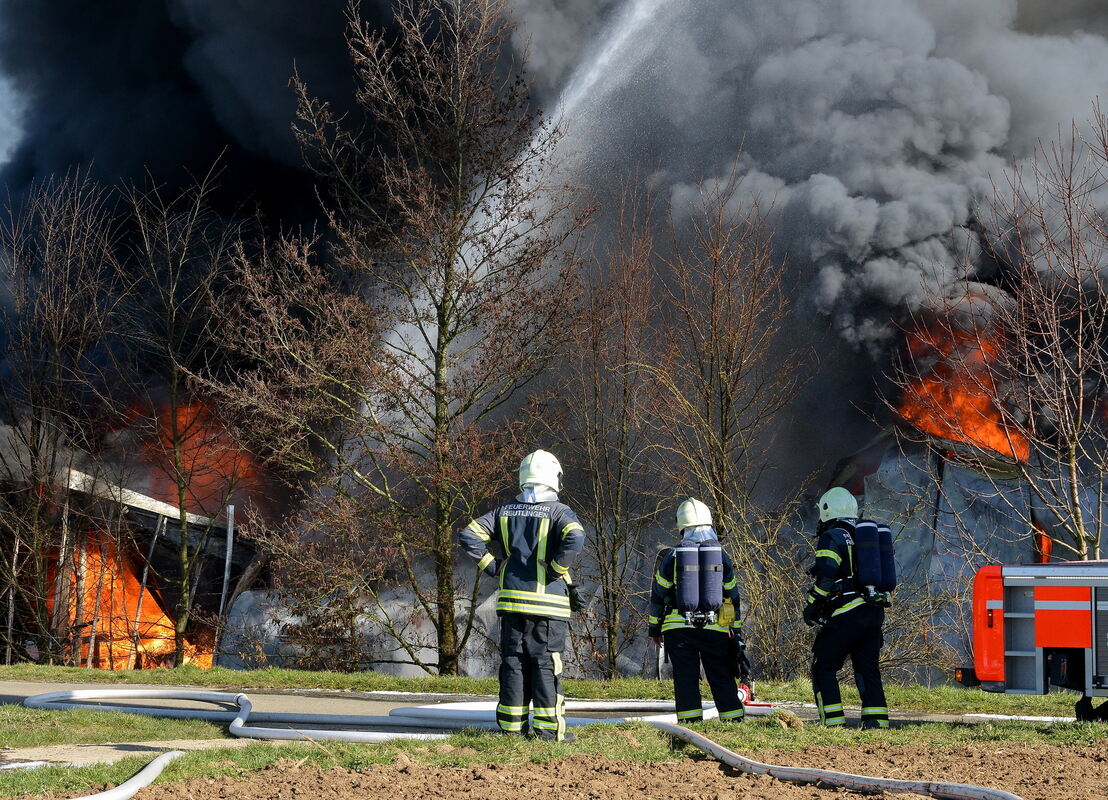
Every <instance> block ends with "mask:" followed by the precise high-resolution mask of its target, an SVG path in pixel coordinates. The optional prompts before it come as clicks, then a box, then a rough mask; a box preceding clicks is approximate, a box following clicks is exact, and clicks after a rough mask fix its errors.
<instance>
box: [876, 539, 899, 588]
mask: <svg viewBox="0 0 1108 800" xmlns="http://www.w3.org/2000/svg"><path fill="white" fill-rule="evenodd" d="M877 547H878V550H879V551H880V553H881V582H880V583H876V584H874V586H875V587H876V588H877V591H879V592H891V591H892V590H893V589H895V588H896V550H895V549H894V548H893V534H892V531H890V530H889V526H888V525H881V524H880V523H879V524H878V525H877Z"/></svg>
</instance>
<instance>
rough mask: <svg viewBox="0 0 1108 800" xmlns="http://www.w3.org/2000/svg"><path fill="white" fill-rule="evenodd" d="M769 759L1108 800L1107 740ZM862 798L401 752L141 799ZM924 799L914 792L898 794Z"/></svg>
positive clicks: (599, 761) (708, 775)
mask: <svg viewBox="0 0 1108 800" xmlns="http://www.w3.org/2000/svg"><path fill="white" fill-rule="evenodd" d="M750 755H751V756H752V757H754V758H757V759H758V760H760V761H764V762H768V763H773V764H781V765H803V766H813V767H822V768H826V769H835V770H839V771H843V772H853V773H855V774H863V775H880V776H883V777H890V778H910V779H916V780H943V781H953V782H958V783H975V784H979V785H982V786H991V787H996V788H1000V789H1005V790H1007V791H1009V792H1013V793H1014V794H1017V795H1019V796H1021V797H1023V798H1024V799H1025V800H1077V799H1078V798H1081V799H1082V800H1084V799H1085V798H1108V752H1106V751H1105V750H1104V749H1102V748H1099V747H1073V748H1059V747H1048V746H1040V745H1036V746H1013V745H1003V744H995V745H984V744H977V745H971V746H966V747H963V748H959V749H957V750H949V749H942V750H939V749H934V750H932V749H928V748H926V747H920V746H888V747H879V746H865V747H853V748H832V747H818V748H812V749H809V750H807V751H802V752H774V751H760V752H756V753H751V754H750ZM847 796H849V797H861V795H857V794H854V793H851V792H846V791H841V790H827V789H819V788H816V787H813V786H797V785H793V784H787V783H782V782H780V781H776V780H774V779H773V778H769V777H766V776H757V777H756V776H750V775H745V774H742V773H739V772H736V771H734V770H731V769H729V768H726V767H723V766H722V765H720V764H719V763H717V762H715V761H704V760H694V759H692V758H686V759H684V760H681V761H674V762H669V763H664V764H659V763H653V764H636V763H628V762H619V761H610V760H607V759H605V758H602V757H599V756H590V755H579V756H573V757H570V758H566V759H562V760H559V761H553V762H550V763H548V764H528V765H522V766H510V767H509V766H503V765H500V764H484V765H481V766H477V767H466V768H456V769H437V768H434V767H428V766H424V765H421V764H418V763H416V762H413V761H412V760H411V759H409V758H408V756H406V755H404V754H401V755H399V756H398V757H397V761H396V762H395V763H393V764H391V765H388V766H374V767H370V768H367V769H365V770H361V771H357V772H352V771H348V770H320V769H318V768H315V767H307V766H299V765H298V764H297V763H296V762H294V761H285V762H283V763H280V764H277V765H274V766H272V767H270V768H269V769H267V770H264V771H262V772H258V773H253V774H250V775H248V776H246V778H245V779H244V780H236V779H232V778H223V779H219V780H210V779H197V780H191V781H182V782H178V783H168V784H157V785H155V786H152V787H150V788H149V789H145V790H143V791H142V792H140V793H139V794H138V795H137V800H209V799H211V800H215V798H236V799H241V800H277V799H278V798H282V799H288V800H291V798H300V797H309V798H328V800H332V798H333V800H353V798H388V800H448V799H450V800H452V799H453V798H465V800H551V798H557V799H558V800H831V799H832V798H835V797H847ZM896 796H897V797H905V798H915V795H896Z"/></svg>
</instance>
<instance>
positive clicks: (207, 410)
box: [117, 175, 256, 665]
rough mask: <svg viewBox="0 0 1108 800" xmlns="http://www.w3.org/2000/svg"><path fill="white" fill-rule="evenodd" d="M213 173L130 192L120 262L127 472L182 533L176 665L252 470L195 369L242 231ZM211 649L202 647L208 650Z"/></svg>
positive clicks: (211, 333) (217, 347)
mask: <svg viewBox="0 0 1108 800" xmlns="http://www.w3.org/2000/svg"><path fill="white" fill-rule="evenodd" d="M212 180H213V176H212V175H208V176H206V177H205V178H203V179H201V180H200V181H198V182H197V183H196V184H195V185H193V186H192V187H191V188H189V189H187V190H186V191H185V192H183V193H181V194H180V195H178V196H175V197H166V196H165V195H164V194H163V193H162V192H161V190H160V189H159V188H157V187H156V186H151V187H148V188H146V189H143V190H140V189H132V190H131V191H130V192H129V193H128V195H127V202H128V210H129V219H128V223H129V225H130V227H131V229H132V233H131V234H130V237H131V238H130V239H129V241H130V245H129V247H128V252H127V253H126V254H125V256H123V257H122V258H120V259H119V262H118V263H119V264H120V271H119V282H120V284H121V285H122V297H123V303H122V306H121V308H122V311H123V316H124V326H123V328H124V335H123V336H122V337H121V341H122V343H123V345H124V347H123V348H122V349H123V352H124V353H125V358H126V363H125V364H124V365H123V366H122V367H121V370H120V371H121V374H123V375H126V376H127V377H128V383H127V385H126V386H124V387H122V388H120V389H117V394H119V395H120V396H125V397H126V399H127V401H128V402H129V408H128V413H127V415H126V417H125V422H126V432H125V434H124V435H123V436H122V437H121V438H122V439H123V440H125V443H126V444H128V445H130V446H131V447H129V450H130V452H129V455H130V456H131V461H130V466H129V468H130V469H132V470H136V469H139V470H142V471H144V472H145V476H144V479H145V489H146V491H147V492H148V493H150V494H153V495H158V498H157V499H160V500H163V501H165V502H169V503H171V504H172V505H174V506H176V507H177V509H178V510H177V518H176V520H175V522H176V524H177V527H178V531H179V540H178V543H177V563H176V569H175V570H174V573H173V574H172V575H163V576H160V577H161V579H162V582H163V586H167V587H170V588H171V589H172V595H173V596H174V597H175V598H176V599H175V602H174V606H175V607H174V608H173V609H172V613H173V617H174V625H175V630H174V642H175V644H174V652H175V655H174V664H175V665H180V664H182V663H184V661H185V659H186V657H191V656H192V655H193V653H192V650H194V649H195V648H196V647H197V644H196V642H195V641H190V640H196V639H197V638H198V637H199V638H203V639H205V640H207V639H208V638H210V637H209V632H207V631H203V632H201V631H198V630H194V628H195V626H194V625H192V622H193V619H192V617H193V606H194V601H195V594H196V590H197V581H198V575H199V571H200V569H201V566H202V560H203V558H204V554H205V553H206V551H207V548H208V542H209V540H210V537H211V536H212V534H213V532H214V530H215V528H216V527H217V526H218V525H219V524H220V523H219V522H218V521H217V517H218V516H219V514H220V512H221V510H222V509H223V508H224V507H225V506H226V504H227V501H228V498H229V497H230V496H231V494H232V492H234V491H235V490H236V489H238V488H240V487H241V486H242V485H243V484H244V482H247V481H249V480H251V479H252V478H254V477H256V476H255V475H254V474H253V469H254V462H253V461H252V459H251V458H250V457H249V456H248V455H247V454H246V453H245V452H244V451H243V450H242V449H241V448H240V447H239V446H238V444H237V442H236V441H234V440H233V439H232V437H231V435H230V434H229V432H228V430H227V429H226V428H225V426H224V425H223V423H222V421H221V420H220V419H219V415H218V412H217V410H216V408H215V407H214V405H213V404H212V403H211V401H210V400H208V399H206V398H204V397H203V396H200V395H198V394H197V393H196V392H195V391H193V387H192V386H191V385H190V375H192V374H193V373H194V372H200V371H203V370H204V369H206V368H207V367H209V366H210V365H211V364H213V363H219V354H220V352H221V350H222V338H221V333H220V330H219V328H220V326H219V324H218V322H216V323H214V324H213V316H212V315H213V313H214V312H215V304H214V298H215V297H216V296H217V295H218V294H219V292H220V288H221V280H222V279H223V278H224V277H225V276H226V274H227V273H228V271H229V265H230V261H231V256H232V246H233V243H234V242H235V241H236V240H237V230H236V228H235V227H234V226H231V225H228V224H227V223H226V222H225V220H223V219H221V218H220V217H218V216H217V215H216V214H214V213H213V211H212V210H211V207H210V205H209V202H208V198H209V195H210V192H211V191H212V187H213V183H212ZM206 646H207V645H206V644H205V645H204V646H203V647H202V648H201V649H204V648H205V647H206Z"/></svg>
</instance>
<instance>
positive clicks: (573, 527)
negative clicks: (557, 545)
mask: <svg viewBox="0 0 1108 800" xmlns="http://www.w3.org/2000/svg"><path fill="white" fill-rule="evenodd" d="M583 530H585V529H584V528H582V527H581V524H580V523H579V522H571V523H569V524H568V525H566V526H565V527H564V528H562V536H565V535H566V534H567V533H571V532H572V531H583Z"/></svg>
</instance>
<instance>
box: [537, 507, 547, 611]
mask: <svg viewBox="0 0 1108 800" xmlns="http://www.w3.org/2000/svg"><path fill="white" fill-rule="evenodd" d="M549 536H550V518H549V517H546V518H544V519H543V520H542V521H541V522H539V543H538V546H537V547H536V548H535V565H536V568H537V571H536V573H535V577H536V579H537V580H538V584H537V585H536V586H535V590H536V591H537V592H538V593H539V594H546V542H547V539H548V538H549Z"/></svg>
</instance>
